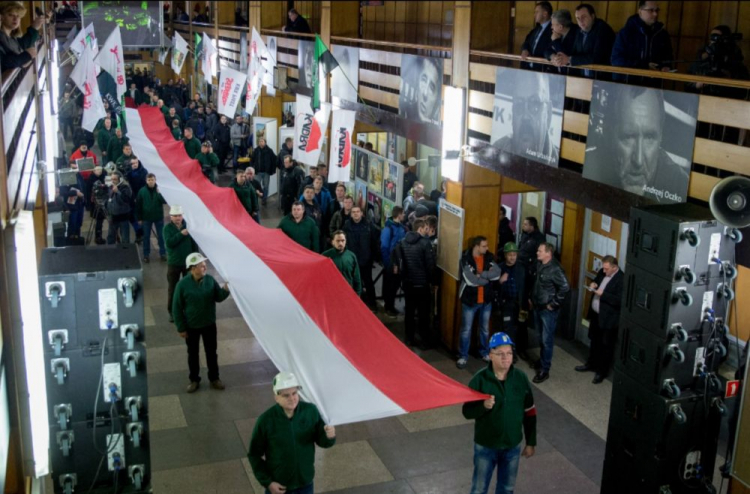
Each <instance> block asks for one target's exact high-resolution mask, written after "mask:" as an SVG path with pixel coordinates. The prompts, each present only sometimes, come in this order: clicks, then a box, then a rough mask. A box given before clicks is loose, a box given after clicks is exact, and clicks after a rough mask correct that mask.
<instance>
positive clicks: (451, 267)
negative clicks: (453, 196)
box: [437, 199, 464, 280]
mask: <svg viewBox="0 0 750 494" xmlns="http://www.w3.org/2000/svg"><path fill="white" fill-rule="evenodd" d="M463 238H464V210H463V209H462V208H459V207H458V206H455V205H453V204H451V203H449V202H448V201H446V200H445V199H441V200H440V215H439V216H438V249H437V265H438V267H439V268H440V269H442V270H443V271H445V272H446V273H448V274H449V275H451V276H452V277H454V278H455V279H456V280H458V279H459V265H460V263H461V247H462V245H463Z"/></svg>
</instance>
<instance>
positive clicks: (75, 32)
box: [62, 26, 79, 51]
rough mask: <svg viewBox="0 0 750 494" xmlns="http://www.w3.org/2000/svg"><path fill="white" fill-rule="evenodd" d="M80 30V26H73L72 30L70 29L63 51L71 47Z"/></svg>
mask: <svg viewBox="0 0 750 494" xmlns="http://www.w3.org/2000/svg"><path fill="white" fill-rule="evenodd" d="M78 32H79V31H78V26H73V27H72V28H71V29H70V31H68V35H67V36H65V43H64V44H63V46H62V51H68V50H69V49H70V46H71V45H72V44H73V42H74V41H75V40H76V37H77V36H78Z"/></svg>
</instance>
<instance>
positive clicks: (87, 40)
mask: <svg viewBox="0 0 750 494" xmlns="http://www.w3.org/2000/svg"><path fill="white" fill-rule="evenodd" d="M87 45H88V46H90V47H91V49H92V50H93V53H94V56H96V55H97V54H98V53H99V43H97V41H96V34H94V24H89V25H88V26H86V29H82V30H81V31H78V35H77V36H76V37H75V39H74V40H73V44H71V45H70V51H72V52H73V53H75V54H76V58H81V54H83V50H84V48H86V46H87Z"/></svg>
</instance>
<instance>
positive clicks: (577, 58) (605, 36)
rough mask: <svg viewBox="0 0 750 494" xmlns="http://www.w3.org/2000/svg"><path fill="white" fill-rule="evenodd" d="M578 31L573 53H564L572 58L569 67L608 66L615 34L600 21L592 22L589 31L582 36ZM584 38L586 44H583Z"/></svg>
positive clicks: (607, 25) (581, 32) (582, 33)
mask: <svg viewBox="0 0 750 494" xmlns="http://www.w3.org/2000/svg"><path fill="white" fill-rule="evenodd" d="M584 34H585V33H584V32H583V31H581V30H579V31H578V35H577V36H576V42H575V45H574V46H573V52H572V53H568V52H565V54H566V55H570V56H571V57H573V58H572V59H571V60H570V65H574V66H575V65H591V64H598V65H609V63H610V58H611V56H612V45H614V44H615V32H614V31H613V30H612V28H611V27H610V26H609V24H607V23H606V22H604V21H603V20H601V19H597V20H596V21H594V25H593V26H592V27H591V31H589V33H588V34H587V35H585V36H584ZM584 38H586V42H585V43H584V41H583V40H584Z"/></svg>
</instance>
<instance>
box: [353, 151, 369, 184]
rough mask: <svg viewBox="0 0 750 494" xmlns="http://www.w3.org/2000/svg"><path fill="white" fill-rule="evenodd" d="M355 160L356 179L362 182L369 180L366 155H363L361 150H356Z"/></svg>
mask: <svg viewBox="0 0 750 494" xmlns="http://www.w3.org/2000/svg"><path fill="white" fill-rule="evenodd" d="M355 158H356V160H357V172H356V176H357V178H358V179H360V180H364V181H365V182H366V181H367V180H369V178H370V174H369V170H370V160H369V157H368V156H367V153H365V152H363V151H361V150H356V156H355Z"/></svg>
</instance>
